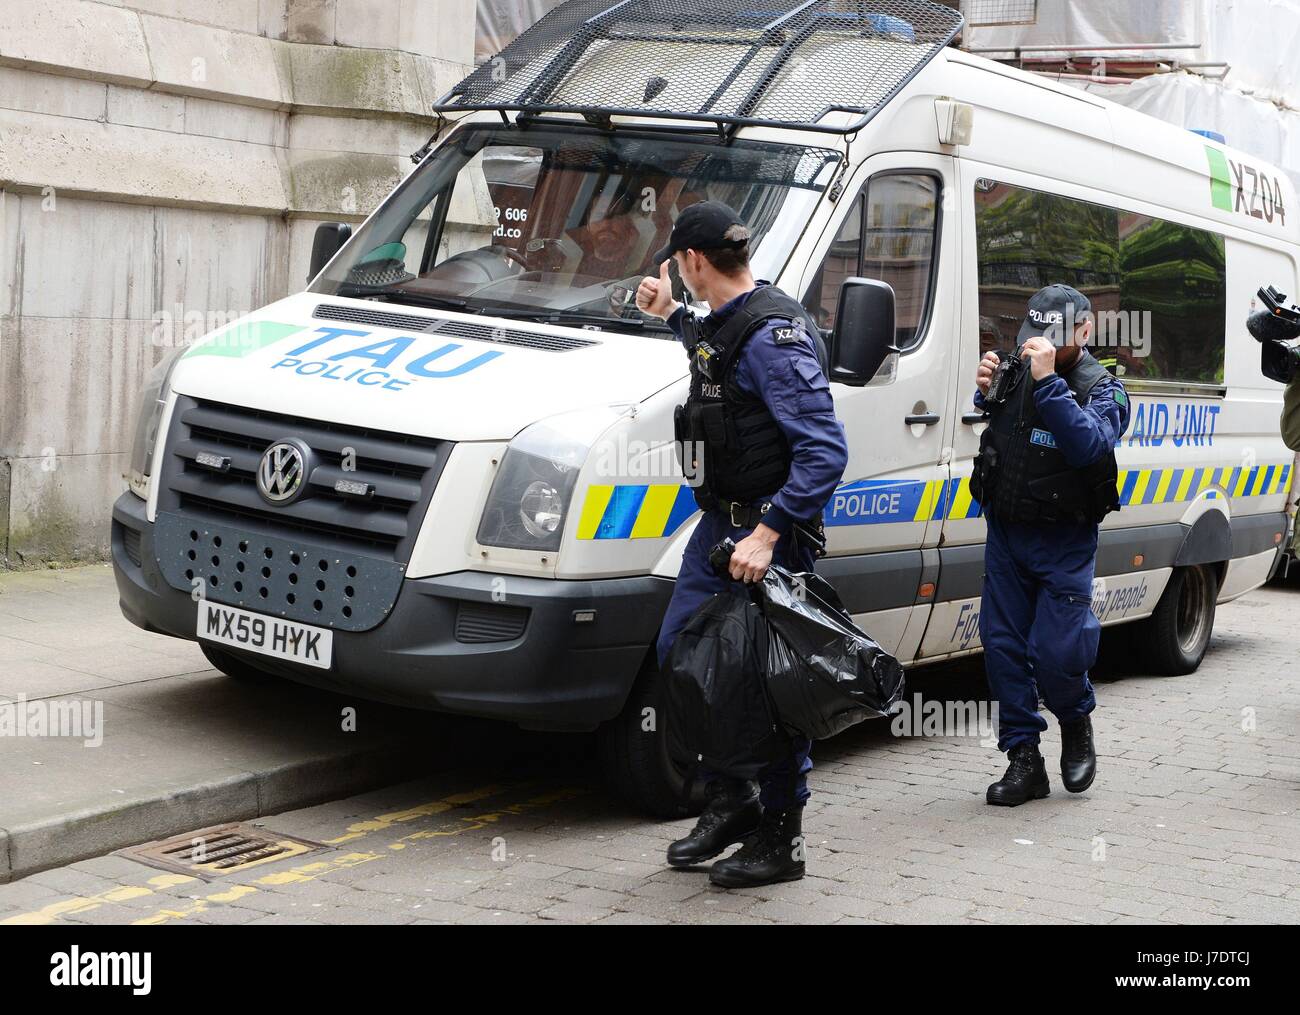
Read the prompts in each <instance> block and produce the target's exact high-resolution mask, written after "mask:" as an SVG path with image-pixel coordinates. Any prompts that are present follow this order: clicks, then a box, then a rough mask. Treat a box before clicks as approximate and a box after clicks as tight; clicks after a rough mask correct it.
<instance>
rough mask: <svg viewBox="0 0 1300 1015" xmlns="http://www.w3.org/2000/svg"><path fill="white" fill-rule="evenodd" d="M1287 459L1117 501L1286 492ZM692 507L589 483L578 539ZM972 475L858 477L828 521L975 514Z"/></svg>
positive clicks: (656, 492)
mask: <svg viewBox="0 0 1300 1015" xmlns="http://www.w3.org/2000/svg"><path fill="white" fill-rule="evenodd" d="M1290 483H1291V464H1290V463H1285V464H1277V465H1257V466H1252V467H1239V468H1232V467H1225V468H1219V467H1215V468H1203V469H1133V470H1128V471H1122V472H1120V474H1119V480H1118V483H1117V488H1118V490H1119V499H1120V504H1122V505H1123V506H1125V507H1130V506H1136V505H1140V504H1175V503H1179V502H1185V501H1191V500H1195V499H1196V498H1197V497H1201V496H1205V497H1208V498H1214V497H1220V496H1223V495H1224V494H1225V493H1226V494H1227V496H1228V497H1230V498H1233V499H1236V498H1239V497H1262V496H1271V495H1274V494H1279V493H1284V492H1286V491H1287V490H1288V489H1290ZM695 511H696V507H695V498H694V497H693V496H692V494H691V488H690V487H689V486H684V485H678V484H674V483H657V484H647V485H640V486H637V485H631V486H621V485H620V486H615V485H609V486H591V487H588V488H587V496H586V500H585V501H584V502H583V506H582V515H581V517H580V518H579V520H578V538H579V539H660V538H663V537H665V536H671V535H672V534H673V533H675V532H676V531H677V530H678V529H680V528H681V527H682V524H683V523H684V522H685V521H686V520H687V519H688V518H690V517H691V515H693V514H694V513H695ZM979 513H980V506H979V502H978V501H976V500H975V498H974V497H972V496H971V492H970V478H969V477H966V478H964V479H946V480H943V479H935V480H931V481H929V482H921V481H918V480H906V479H904V480H896V479H863V480H858V481H856V482H853V483H846V484H845V485H844V486H841V487H840V488H839V489H838V490H836V491H835V494H834V495H833V496H832V497H831V502H830V504H829V505H827V508H826V524H827V526H839V525H880V524H888V523H898V522H926V521H938V520H940V519H949V520H954V521H956V520H960V519H964V518H978V517H979Z"/></svg>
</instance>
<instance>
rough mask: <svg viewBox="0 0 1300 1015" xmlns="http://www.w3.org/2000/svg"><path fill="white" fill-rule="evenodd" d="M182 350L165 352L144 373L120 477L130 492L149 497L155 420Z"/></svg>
mask: <svg viewBox="0 0 1300 1015" xmlns="http://www.w3.org/2000/svg"><path fill="white" fill-rule="evenodd" d="M184 353H185V349H183V348H182V349H177V350H176V351H175V352H173V353H170V354H169V355H167V356H164V357H163V359H162V360H161V361H160V362H159V363H158V365H157V366H155V367H154V368H153V369H152V370H150V371H149V373H148V374H147V375H146V377H145V379H144V387H143V388H141V389H140V401H139V403H138V405H139V407H138V408H137V410H136V419H135V440H134V441H133V442H132V443H131V461H130V464H129V465H128V466H127V471H126V474H125V476H124V477H123V478H124V479H125V480H126V483H127V487H128V488H129V489H130V491H131V492H132V493H133V494H135V495H136V496H137V497H141V498H144V499H146V500H147V499H148V497H149V468H150V464H151V463H152V462H153V450H154V447H155V445H156V444H157V441H158V424H159V423H161V422H162V413H163V406H165V405H166V404H167V396H168V395H169V394H170V393H171V379H172V371H173V370H174V369H176V363H177V361H178V360H179V359H180V358H181V356H182V355H183V354H184Z"/></svg>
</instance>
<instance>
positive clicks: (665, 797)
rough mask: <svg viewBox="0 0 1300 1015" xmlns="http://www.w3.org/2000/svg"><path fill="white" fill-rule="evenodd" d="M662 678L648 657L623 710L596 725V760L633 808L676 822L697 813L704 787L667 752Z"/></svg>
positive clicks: (612, 784) (611, 784)
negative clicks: (598, 728)
mask: <svg viewBox="0 0 1300 1015" xmlns="http://www.w3.org/2000/svg"><path fill="white" fill-rule="evenodd" d="M664 716H665V709H664V707H663V679H662V678H661V677H660V675H659V668H658V667H657V666H655V665H654V659H653V657H652V658H651V659H650V660H649V661H648V662H647V664H646V665H645V666H644V667H643V669H642V671H641V675H640V676H639V677H637V680H636V683H635V684H634V685H633V687H632V693H631V694H629V695H628V697H627V703H626V704H625V705H624V706H623V711H622V712H620V713H619V714H618V715H617V716H615V717H614V718H613V719H611V720H610V721H609V722H607V723H605V725H603V726H602V727H601V728H600V731H599V734H598V739H599V744H600V757H601V762H602V764H603V766H604V769H605V775H606V778H607V779H608V780H609V783H610V786H611V788H612V789H613V790H614V792H616V793H617V794H618V795H619V796H621V797H623V799H625V800H626V801H627V802H628V803H630V804H632V805H633V806H634V807H636V808H637V809H638V810H640V811H643V812H645V813H646V814H649V815H651V816H652V817H656V818H665V819H667V820H675V819H678V818H685V817H690V816H692V815H695V814H698V813H699V812H700V811H701V810H702V809H703V807H704V787H703V786H702V785H700V784H699V781H698V780H695V781H694V783H693V784H692V785H691V786H690V788H689V794H688V787H687V782H688V780H689V779H690V775H689V773H688V772H686V771H685V770H684V769H683V768H682V767H681V766H679V765H677V764H676V763H675V762H674V761H673V759H672V757H671V756H670V755H669V752H668V737H667V735H666V734H665V732H664V725H663V723H664Z"/></svg>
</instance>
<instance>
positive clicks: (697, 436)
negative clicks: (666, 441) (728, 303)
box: [675, 285, 826, 511]
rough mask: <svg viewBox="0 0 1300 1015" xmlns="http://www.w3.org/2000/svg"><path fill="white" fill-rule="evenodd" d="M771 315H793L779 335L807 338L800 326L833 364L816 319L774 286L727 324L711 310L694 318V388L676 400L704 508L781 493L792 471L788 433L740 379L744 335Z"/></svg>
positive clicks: (681, 448)
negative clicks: (738, 369)
mask: <svg viewBox="0 0 1300 1015" xmlns="http://www.w3.org/2000/svg"><path fill="white" fill-rule="evenodd" d="M772 318H779V319H781V320H783V321H793V322H794V329H793V330H792V331H791V333H790V334H789V335H788V336H786V335H781V336H779V337H778V341H780V340H782V338H786V339H788V340H789V341H791V342H794V341H802V340H803V339H802V336H801V335H799V334H798V332H799V331H800V330H802V331H804V332H806V333H807V334H809V335H810V336H812V339H813V346H814V348H815V349H816V350H817V358H818V360H819V361H820V362H821V364H822V369H823V371H824V370H825V369H826V346H825V343H824V342H823V340H822V337H821V332H820V331H818V329H817V324H816V322H815V321H814V320H813V319H812V317H811V315H810V314H809V313H808V311H807V310H805V309H804V308H803V306H802V305H801V304H800V303H799V302H798V301H797V300H795V299H794V298H793V297H790V296H787V295H786V294H785V293H783V292H781V290H780V289H777V288H776V287H775V286H770V285H765V286H761V287H760V288H758V289H756V290H754V292H753V293H751V294H750V296H749V298H748V299H747V300H746V301H745V303H744V305H743V306H741V307H740V308H739V309H738V310H736V311H735V312H734V313H732V314H731V315H730V316H729V317H728V318H727V319H726V320H725V321H724V322H723V323H722V324H720V325H719V324H716V323H714V322H713V321H712V319H711V318H705V319H704V320H703V321H701V322H698V323H697V324H694V325H693V327H694V328H695V332H696V334H695V336H694V338H695V341H694V342H693V343H692V346H693V350H694V351H693V352H692V355H691V392H690V397H689V398H688V399H687V401H686V404H685V405H679V406H678V407H677V413H676V417H675V429H676V438H677V451H678V457H679V460H680V461H681V463H682V471H683V473H684V474H685V475H686V477H687V479H688V480H689V481H690V482H691V483H692V487H693V490H694V493H695V502H696V504H698V505H699V506H700V508H702V509H703V510H705V511H710V510H712V509H714V508H716V507H718V506H719V505H720V504H723V503H725V502H732V503H737V504H744V505H749V504H753V503H754V502H756V501H757V500H758V499H759V498H760V497H769V496H771V495H772V494H774V493H776V492H777V491H778V490H780V489H781V487H783V486H785V484H786V480H788V479H789V477H790V445H789V443H788V442H787V441H786V439H785V434H783V433H782V432H781V428H780V426H779V425H778V424H777V422H776V419H775V418H773V416H772V413H771V411H770V410H769V409H768V407H767V405H766V403H764V402H763V400H762V399H761V398H757V397H755V396H753V395H749V394H746V393H744V392H742V391H740V390H739V387H738V385H737V384H736V383H735V375H736V365H737V364H738V363H739V362H740V354H741V351H742V350H743V349H744V347H745V343H746V342H748V341H749V339H750V337H751V336H752V335H753V334H754V332H756V331H757V330H758V329H759V327H760V326H761V325H762V324H763V323H764V322H766V321H769V320H771V319H772ZM688 320H690V321H694V319H693V318H688Z"/></svg>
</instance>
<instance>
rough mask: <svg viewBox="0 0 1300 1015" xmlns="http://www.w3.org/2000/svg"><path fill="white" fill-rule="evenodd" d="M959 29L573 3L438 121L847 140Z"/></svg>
mask: <svg viewBox="0 0 1300 1015" xmlns="http://www.w3.org/2000/svg"><path fill="white" fill-rule="evenodd" d="M961 25H962V18H961V15H960V14H959V13H958V12H957V11H956V10H954V9H953V8H951V7H945V6H943V5H941V4H937V3H930V2H927V0H804V2H802V3H795V2H792V0H623V2H621V3H613V4H611V0H568V2H566V3H563V4H561V5H560V6H559V7H557V8H556V9H555V10H553V11H551V12H550V13H549V14H547V15H546V16H545V17H543V18H542V19H541V20H540V21H539V22H538V23H537V24H536V25H534V26H533V27H532V28H530V29H529V30H528V31H526V32H525V33H524V34H523V35H521V36H519V38H518V39H516V40H515V41H514V42H512V43H511V44H510V45H509V46H507V47H506V48H505V49H504V50H503V51H502V52H501V53H500V54H498V55H497V56H495V57H493V58H492V59H490V60H488V61H487V62H486V63H484V64H483V65H482V66H481V67H479V68H478V70H476V71H475V72H474V73H473V74H471V75H470V76H469V77H467V78H466V79H465V80H464V81H462V82H461V83H460V84H459V85H457V86H456V87H455V88H454V89H453V90H452V91H451V92H450V93H449V94H448V95H447V96H446V97H445V98H444V99H443V100H442V101H441V102H440V103H439V104H438V105H437V107H436V108H437V109H439V110H440V111H442V112H455V111H464V110H471V109H499V110H515V111H525V112H531V111H537V112H545V111H551V112H560V111H563V112H577V113H587V114H599V115H628V116H635V115H643V116H662V117H672V118H680V119H691V120H705V121H712V122H716V123H719V124H728V125H732V126H739V125H743V124H770V125H780V126H787V127H800V128H805V129H817V130H826V131H833V132H837V133H848V132H850V131H853V130H858V129H860V128H861V127H862V126H863V125H864V124H865V123H866V122H867V121H868V120H869V119H870V118H871V116H872V115H873V114H874V113H875V111H876V110H878V109H879V108H880V107H881V106H883V105H884V104H885V103H886V102H888V101H889V99H890V98H891V97H892V96H893V95H894V94H895V93H896V92H897V91H898V90H899V89H900V88H902V87H903V85H905V84H906V83H907V82H908V81H909V80H911V78H912V77H913V76H914V75H915V74H916V73H917V72H918V71H919V70H920V69H921V68H922V67H924V66H925V65H926V64H927V63H928V62H929V61H930V60H931V59H932V58H933V57H934V56H935V54H936V53H938V51H939V50H940V49H942V48H943V47H944V46H945V45H947V44H948V43H949V42H950V41H951V40H952V39H953V38H954V37H955V36H956V34H957V32H958V30H959V29H960V28H961Z"/></svg>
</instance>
